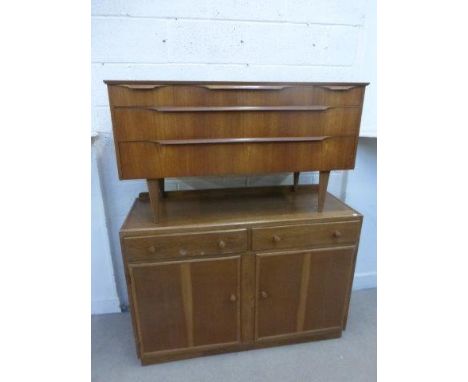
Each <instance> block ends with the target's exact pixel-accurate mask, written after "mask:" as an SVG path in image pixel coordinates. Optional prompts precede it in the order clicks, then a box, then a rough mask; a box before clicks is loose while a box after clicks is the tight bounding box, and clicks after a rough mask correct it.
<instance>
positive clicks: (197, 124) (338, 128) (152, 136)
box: [113, 107, 361, 141]
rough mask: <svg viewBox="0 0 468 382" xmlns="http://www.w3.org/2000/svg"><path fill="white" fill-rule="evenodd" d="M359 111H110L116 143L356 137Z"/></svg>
mask: <svg viewBox="0 0 468 382" xmlns="http://www.w3.org/2000/svg"><path fill="white" fill-rule="evenodd" d="M360 118H361V108H360V107H339V108H329V109H326V110H309V111H243V112H238V111H218V112H216V111H214V112H213V111H203V112H164V111H158V110H155V109H147V108H146V109H145V108H141V107H138V108H136V107H131V108H129V107H117V108H114V110H113V121H114V134H115V136H116V138H117V140H119V141H136V140H159V139H194V138H247V137H294V136H296V137H305V136H320V135H327V136H345V135H358V134H359V123H360Z"/></svg>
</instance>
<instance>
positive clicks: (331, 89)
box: [108, 84, 364, 106]
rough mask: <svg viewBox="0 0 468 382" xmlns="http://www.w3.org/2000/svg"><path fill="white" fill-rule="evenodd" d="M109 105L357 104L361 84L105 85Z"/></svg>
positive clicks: (358, 104) (362, 93)
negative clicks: (107, 90)
mask: <svg viewBox="0 0 468 382" xmlns="http://www.w3.org/2000/svg"><path fill="white" fill-rule="evenodd" d="M108 89H109V98H110V104H111V105H112V106H295V105H325V106H360V105H361V103H362V99H363V95H364V85H360V84H358V85H331V84H330V85H327V84H321V85H286V84H285V85H281V84H279V85H262V84H258V85H240V84H239V85H232V84H226V85H222V84H216V85H213V84H197V85H160V84H118V85H108Z"/></svg>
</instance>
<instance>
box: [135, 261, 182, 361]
mask: <svg viewBox="0 0 468 382" xmlns="http://www.w3.org/2000/svg"><path fill="white" fill-rule="evenodd" d="M130 269H131V277H132V293H133V302H134V308H135V309H134V310H135V314H136V321H137V323H138V331H139V334H140V341H141V353H147V352H153V351H160V350H167V349H177V348H183V347H186V346H187V332H186V323H185V316H184V307H183V303H182V285H181V282H180V265H179V264H176V263H173V264H161V265H159V264H153V265H149V264H147V265H143V266H135V267H133V266H131V268H130Z"/></svg>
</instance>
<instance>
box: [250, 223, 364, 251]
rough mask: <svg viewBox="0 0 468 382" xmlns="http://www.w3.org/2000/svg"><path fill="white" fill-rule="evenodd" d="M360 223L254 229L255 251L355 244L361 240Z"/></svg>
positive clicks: (253, 247) (253, 242) (253, 244)
mask: <svg viewBox="0 0 468 382" xmlns="http://www.w3.org/2000/svg"><path fill="white" fill-rule="evenodd" d="M360 230H361V224H360V223H359V222H341V223H319V224H308V225H294V226H281V227H269V228H254V229H253V230H252V249H253V250H254V251H263V250H275V249H291V248H303V247H311V246H319V245H333V244H354V243H356V242H357V240H358V238H359V232H360Z"/></svg>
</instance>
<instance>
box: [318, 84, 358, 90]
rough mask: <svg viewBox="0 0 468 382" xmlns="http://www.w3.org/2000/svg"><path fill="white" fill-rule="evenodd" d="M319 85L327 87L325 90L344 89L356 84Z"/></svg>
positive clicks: (351, 87) (349, 88)
mask: <svg viewBox="0 0 468 382" xmlns="http://www.w3.org/2000/svg"><path fill="white" fill-rule="evenodd" d="M320 87H321V88H323V89H327V90H336V91H345V90H351V89H353V88H355V87H356V86H353V85H349V86H346V85H322V86H320Z"/></svg>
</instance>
